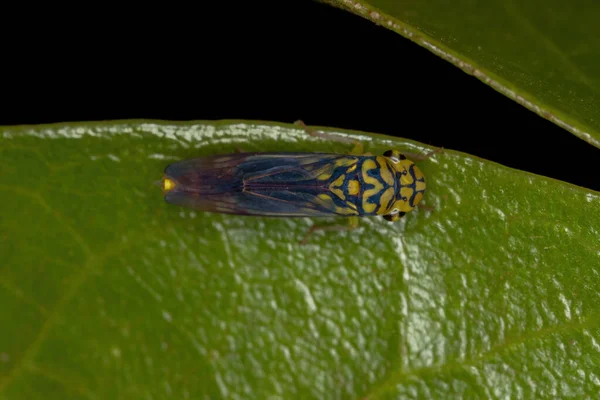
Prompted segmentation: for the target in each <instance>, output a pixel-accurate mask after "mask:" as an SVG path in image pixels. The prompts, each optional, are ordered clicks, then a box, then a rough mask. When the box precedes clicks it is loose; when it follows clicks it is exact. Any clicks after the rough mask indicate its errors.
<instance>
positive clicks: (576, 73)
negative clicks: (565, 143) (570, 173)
mask: <svg viewBox="0 0 600 400" xmlns="http://www.w3.org/2000/svg"><path fill="white" fill-rule="evenodd" d="M324 1H326V2H328V3H331V4H334V5H338V6H342V7H343V8H346V9H348V10H350V11H352V12H354V13H357V14H359V15H362V16H363V17H365V18H368V19H370V20H371V21H373V22H375V23H378V24H381V25H382V26H384V27H386V28H389V29H392V30H394V31H396V32H398V33H400V34H401V35H403V36H405V37H407V38H408V39H410V40H412V41H414V42H416V43H418V44H419V45H421V46H423V47H425V48H427V49H429V50H431V51H432V52H434V53H435V54H437V55H439V56H440V57H443V58H444V59H446V60H447V61H450V62H451V63H453V64H454V65H456V66H457V67H459V68H461V69H463V70H464V71H465V72H467V73H469V74H473V75H474V76H475V77H477V78H478V79H480V80H482V81H483V82H485V83H486V84H488V85H490V86H491V87H493V88H494V89H496V90H498V91H499V92H500V93H503V94H504V95H506V96H508V97H509V98H511V99H513V100H515V101H517V102H518V103H520V104H522V105H523V106H525V107H527V108H528V109H530V110H532V111H534V112H536V113H537V114H539V115H540V116H542V117H544V118H547V119H548V120H550V121H552V122H554V123H555V124H557V125H559V126H561V127H563V128H564V129H566V130H567V131H569V132H571V133H573V134H574V135H576V136H578V137H579V138H581V139H583V140H585V141H587V142H588V143H590V144H592V145H594V146H596V147H600V118H598V113H599V112H600V109H599V108H598V98H600V68H598V65H600V24H599V23H598V21H600V2H590V1H588V2H578V3H568V5H567V3H564V2H562V1H559V0H550V1H543V0H538V1H526V2H518V1H515V0H509V1H501V0H489V1H481V2H474V1H452V2H446V1H441V0H438V1H425V2H424V1H416V0H408V1H389V0H324Z"/></svg>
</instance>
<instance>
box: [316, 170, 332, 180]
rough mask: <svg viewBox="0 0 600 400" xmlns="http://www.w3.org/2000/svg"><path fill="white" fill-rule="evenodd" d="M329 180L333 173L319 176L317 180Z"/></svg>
mask: <svg viewBox="0 0 600 400" xmlns="http://www.w3.org/2000/svg"><path fill="white" fill-rule="evenodd" d="M329 178H331V171H329V172H325V173H323V174H321V175H319V176H317V179H318V180H320V181H326V180H327V179H329Z"/></svg>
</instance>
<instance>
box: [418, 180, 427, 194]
mask: <svg viewBox="0 0 600 400" xmlns="http://www.w3.org/2000/svg"><path fill="white" fill-rule="evenodd" d="M416 183H417V185H416V188H417V192H423V191H424V190H425V182H421V181H417V182H416Z"/></svg>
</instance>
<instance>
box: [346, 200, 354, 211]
mask: <svg viewBox="0 0 600 400" xmlns="http://www.w3.org/2000/svg"><path fill="white" fill-rule="evenodd" d="M346 204H348V207H350V208H352V209H353V210H356V204H353V203H350V202H349V201H347V202H346Z"/></svg>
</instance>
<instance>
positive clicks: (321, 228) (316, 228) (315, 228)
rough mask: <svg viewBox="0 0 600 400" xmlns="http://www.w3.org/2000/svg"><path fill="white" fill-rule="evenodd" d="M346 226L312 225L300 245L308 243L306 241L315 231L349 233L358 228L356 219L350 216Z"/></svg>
mask: <svg viewBox="0 0 600 400" xmlns="http://www.w3.org/2000/svg"><path fill="white" fill-rule="evenodd" d="M348 222H349V223H348V225H313V226H311V227H310V229H309V230H308V232H306V235H305V236H304V239H302V240H301V241H300V244H303V245H304V244H306V243H308V239H309V238H310V237H311V236H312V234H313V233H314V232H315V231H351V230H354V229H356V228H358V217H356V216H352V217H349V218H348Z"/></svg>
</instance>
